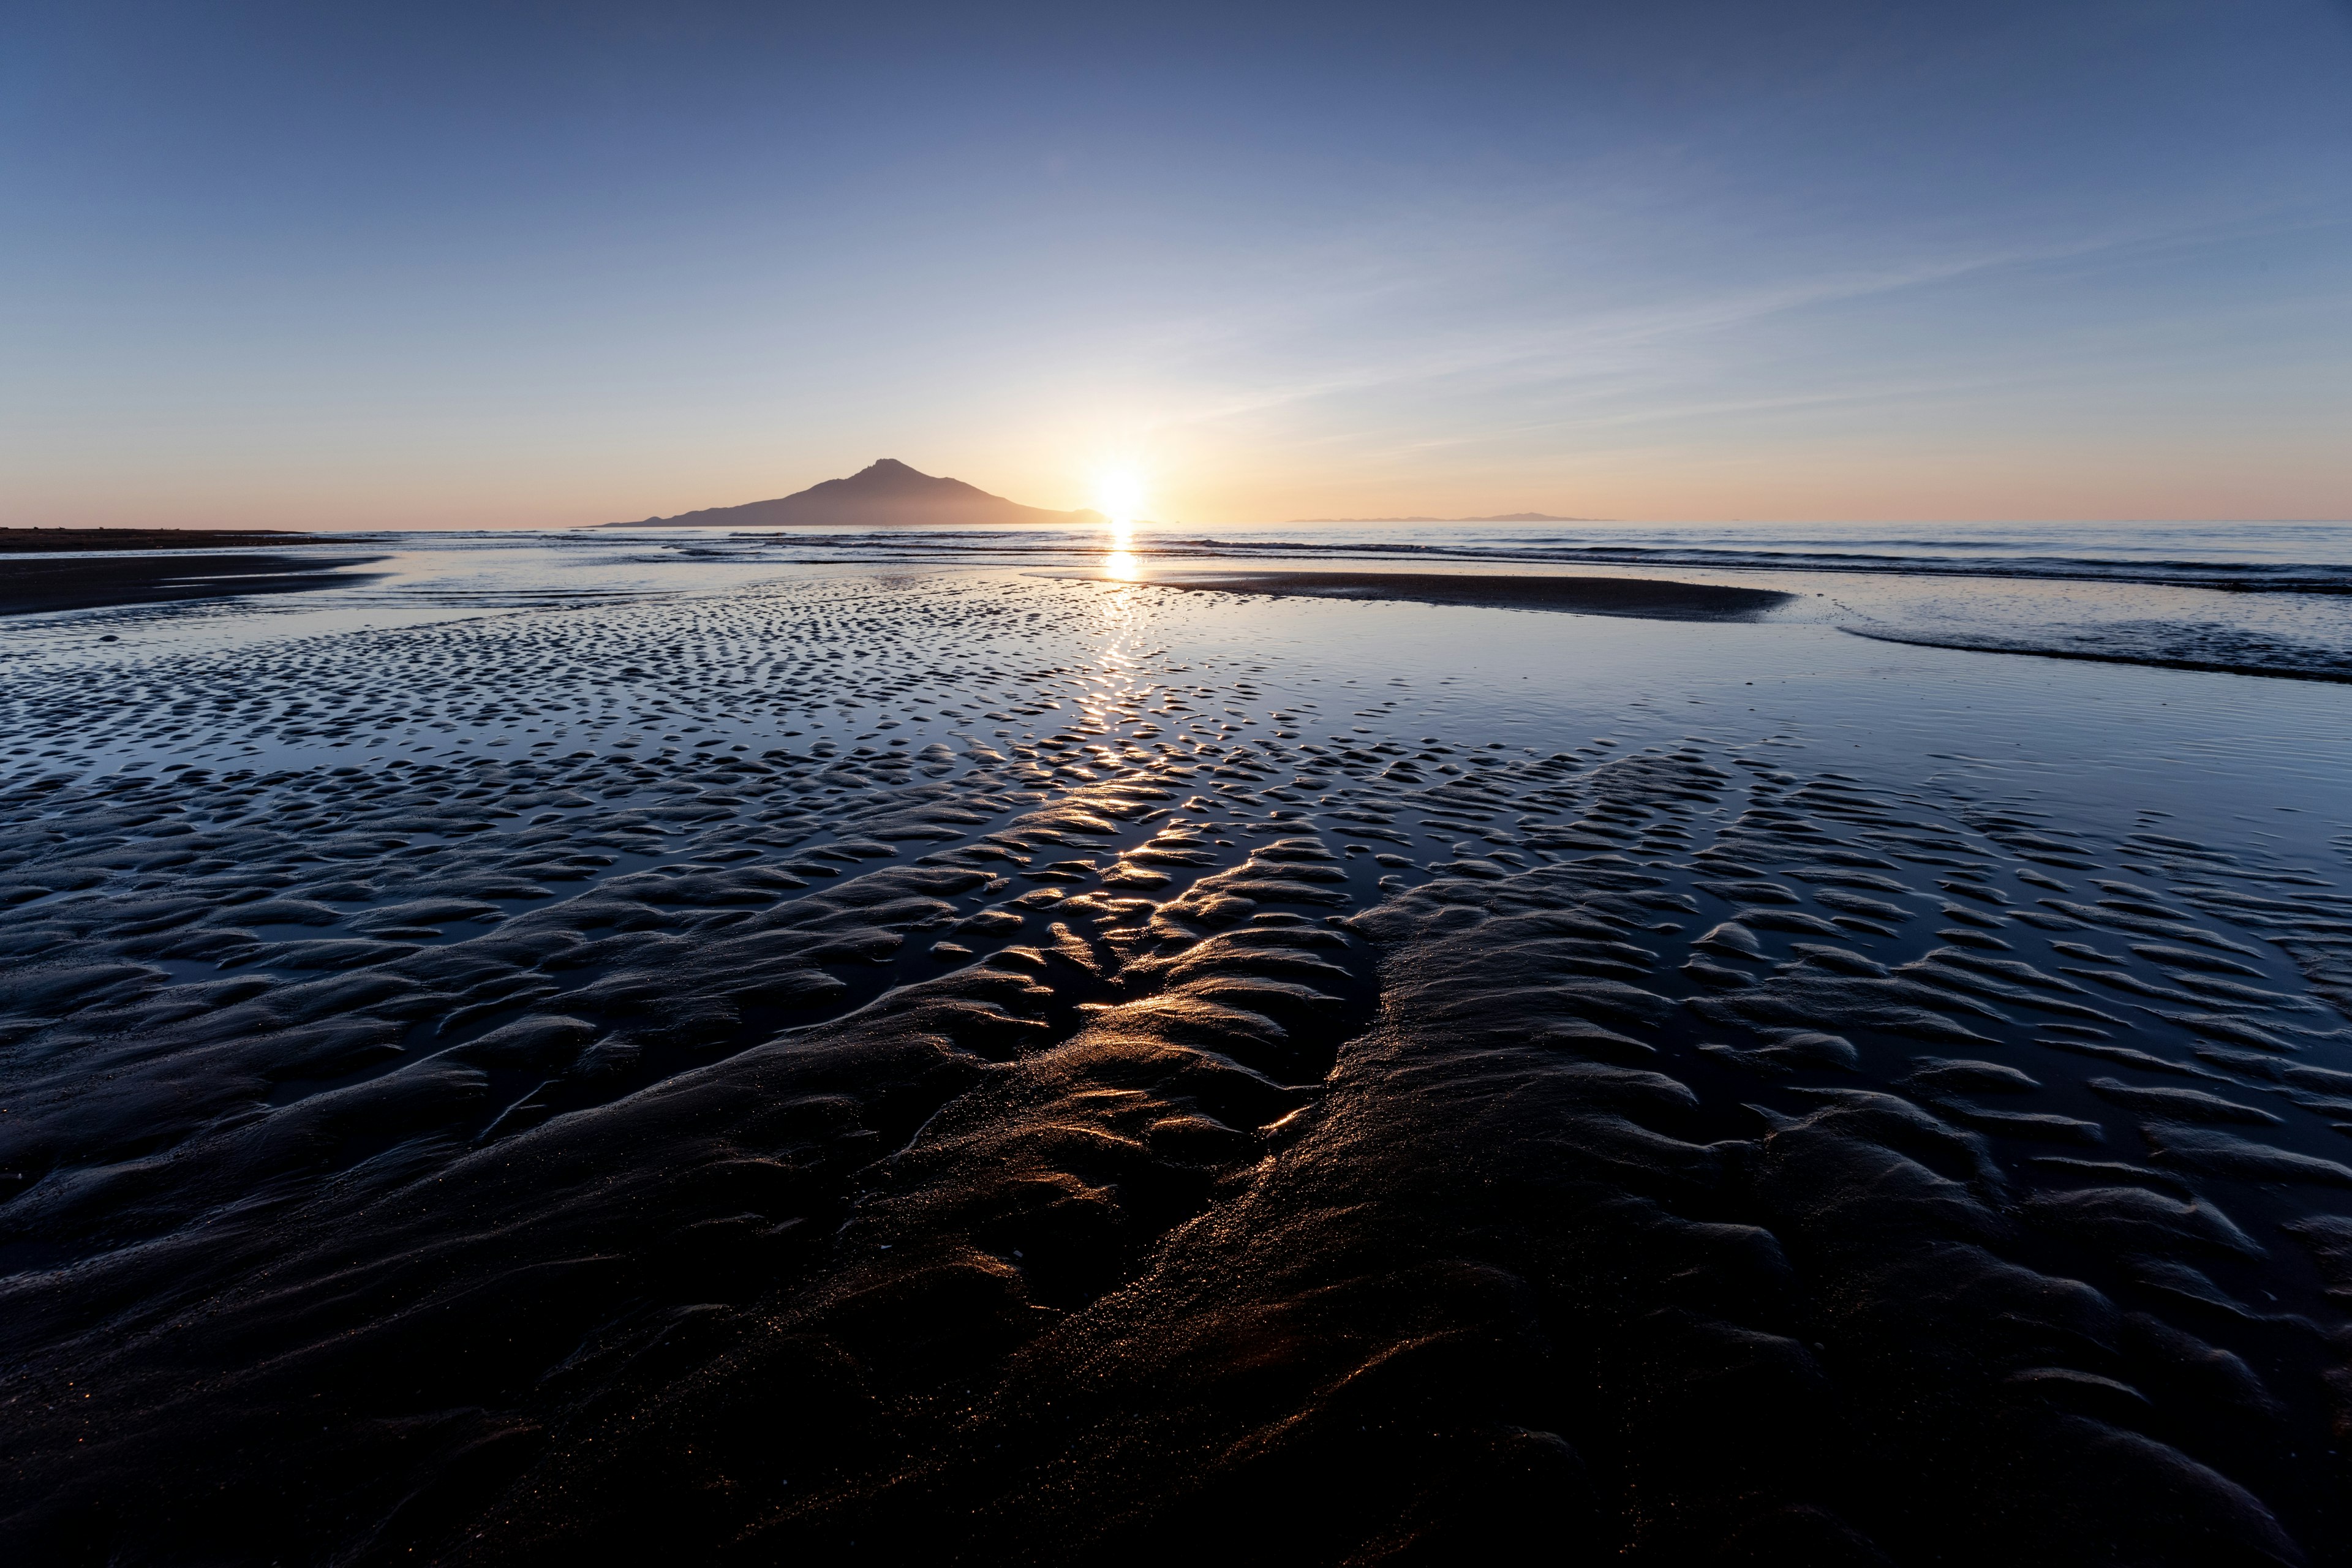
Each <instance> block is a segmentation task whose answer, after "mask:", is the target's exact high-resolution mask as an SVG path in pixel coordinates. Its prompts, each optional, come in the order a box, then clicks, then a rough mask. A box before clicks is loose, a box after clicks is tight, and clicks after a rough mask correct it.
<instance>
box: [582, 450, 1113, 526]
mask: <svg viewBox="0 0 2352 1568" xmlns="http://www.w3.org/2000/svg"><path fill="white" fill-rule="evenodd" d="M1105 521H1108V520H1107V519H1105V518H1104V516H1103V515H1102V513H1100V512H1098V511H1088V510H1077V511H1047V510H1045V509H1044V508H1042V507H1034V506H1023V505H1022V504H1021V503H1020V502H1018V501H1009V500H1005V499H1004V498H1003V496H992V495H990V494H989V493H988V492H987V491H986V490H984V489H980V488H979V487H978V486H976V485H968V484H966V483H964V482H963V481H962V480H961V479H940V478H937V477H935V476H933V475H930V474H926V473H919V472H918V471H917V470H915V469H913V468H908V466H907V465H906V464H904V463H902V462H900V461H898V459H897V458H883V459H881V460H880V461H879V462H877V463H872V464H869V465H867V466H866V468H860V469H859V470H858V471H857V472H856V473H854V474H852V475H850V476H849V478H847V479H827V480H825V481H824V483H822V484H814V485H811V486H810V487H809V488H808V489H804V490H795V491H794V492H793V493H792V494H791V495H788V496H779V497H777V498H776V499H775V500H755V501H746V502H745V503H744V504H743V505H741V506H714V507H706V508H704V509H703V510H700V511H682V512H680V513H678V514H677V516H676V517H649V518H646V519H645V520H643V521H638V522H608V523H605V524H604V527H606V528H974V527H979V526H982V525H984V524H989V523H1013V522H1017V523H1037V524H1046V525H1050V526H1058V527H1063V528H1098V527H1100V526H1102V524H1103V523H1104V522H1105Z"/></svg>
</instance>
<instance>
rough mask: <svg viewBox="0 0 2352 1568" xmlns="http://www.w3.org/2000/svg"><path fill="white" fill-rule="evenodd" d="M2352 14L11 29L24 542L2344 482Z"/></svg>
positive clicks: (14, 491) (249, 12)
mask: <svg viewBox="0 0 2352 1568" xmlns="http://www.w3.org/2000/svg"><path fill="white" fill-rule="evenodd" d="M2347 87H2352V9H2347V6H2346V5H2342V4H2336V3H2331V0H2230V3H2227V4H2207V3H2201V0H2134V3H2129V4H2125V3H2105V0H2088V3H2080V4H2070V3H2066V0H2054V3H2045V4H2039V5H2023V4H2020V5H2009V4H1954V5H1924V6H1923V5H1916V4H1911V5H1899V4H1862V3H1859V0H1853V3H1849V0H1833V3H1822V4H1801V5H1796V4H1773V3H1769V0H1751V3H1748V4H1717V3H1708V4H1699V3H1676V0H1664V3H1651V4H1645V5H1639V6H1625V5H1580V4H1553V5H1541V6H1522V5H1475V4H1473V5H1458V4H1457V5H1445V6H1436V5H1418V6H1412V7H1404V6H1381V5H1349V6H1340V5H1328V6H1325V5H1271V6H1269V5H1255V6H1218V5H1189V6H1186V7H1183V8H1181V11H1179V10H1176V9H1173V8H1171V9H1169V10H1167V11H1155V12H1144V11H1142V10H1140V9H1139V8H1135V7H1126V8H1108V7H1087V6H1078V5H1069V6H1019V5H1015V6H1009V7H1003V8H998V9H994V10H987V11H982V10H981V9H980V8H974V7H968V6H959V7H921V6H889V5H878V6H865V7H857V8H839V9H835V8H814V7H807V8H801V7H792V6H774V5H765V6H747V5H717V4H695V3H689V4H682V5H555V4H530V5H515V4H509V5H498V4H488V5H484V4H471V5H439V4H430V3H425V4H409V5H397V6H394V5H344V6H340V7H319V6H315V5H206V4H202V3H200V0H180V3H178V4H172V5H147V4H139V5H123V4H110V3H107V0H79V3H77V4H72V5H50V4H44V3H39V0H32V3H26V0H19V4H18V5H16V6H14V7H12V8H11V9H10V10H9V11H8V13H7V18H6V20H5V22H0V149H5V161H4V162H0V210H5V212H6V213H7V214H8V215H9V216H8V218H7V220H6V222H5V224H4V225H0V442H5V447H0V460H4V461H5V466H6V469H7V471H8V482H7V484H6V485H5V491H0V510H5V514H6V515H5V521H11V522H17V523H52V524H54V523H83V524H93V523H95V524H109V525H122V524H131V523H184V524H191V525H219V524H234V523H240V522H243V523H251V524H256V525H265V526H315V527H339V526H341V527H384V526H414V527H453V526H467V527H471V526H496V525H507V524H528V525H539V526H561V525H568V524H572V523H579V522H598V521H609V520H612V519H616V518H629V517H643V516H646V515H648V514H651V513H656V512H662V513H667V512H673V511H679V510H688V509H689V508H695V507H701V506H709V505H723V504H727V503H730V502H734V501H740V500H753V499H758V498H761V497H765V496H770V495H775V494H780V493H782V492H784V491H786V490H790V489H798V488H800V487H801V486H803V485H805V484H808V483H811V482H813V481H814V480H816V479H824V478H827V477H831V476H834V475H837V474H841V473H845V472H848V471H851V470H852V469H854V468H857V467H860V466H862V465H863V464H864V463H866V462H867V461H869V460H871V459H872V458H877V457H882V456H891V457H897V458H902V459H904V460H906V461H908V462H911V463H913V464H915V465H916V466H917V467H919V468H925V469H927V470H929V471H932V472H944V473H950V474H954V475H956V476H958V477H961V478H964V479H971V480H973V481H974V482H976V483H980V484H982V485H984V486H986V487H987V488H989V489H994V490H998V491H1000V492H1003V493H1007V494H1011V495H1013V496H1014V497H1016V498H1017V499H1020V500H1024V501H1029V502H1032V503H1034V504H1038V505H1046V506H1055V507H1064V506H1077V505H1084V504H1087V502H1088V501H1089V500H1090V499H1091V491H1092V487H1093V486H1094V484H1095V481H1096V477H1097V475H1098V474H1099V473H1100V472H1101V471H1102V470H1103V469H1104V468H1107V467H1110V466H1117V465H1128V466H1133V467H1136V468H1139V469H1141V470H1142V471H1143V472H1144V473H1145V474H1146V476H1147V477H1148V481H1149V485H1150V496H1151V499H1150V503H1149V505H1148V506H1147V509H1146V510H1148V511H1150V512H1151V513H1152V514H1154V515H1158V516H1161V517H1165V518H1169V519H1173V520H1181V521H1202V522H1216V521H1257V520H1266V521H1274V520H1280V519H1285V518H1291V517H1301V516H1338V515H1389V514H1394V513H1414V512H1436V513H1439V514H1446V515H1450V514H1455V513H1475V512H1488V511H1498V510H1521V509H1529V508H1532V509H1541V510H1557V511H1565V512H1570V513H1573V514H1577V515H1591V516H1607V517H1620V518H1647V519H1673V518H1759V519H1769V518H1792V519H1796V518H1822V519H1831V518H1888V519H1897V518H1899V519H1935V518H1958V517H1990V518H2053V519H2063V518H2116V517H2203V516H2260V517H2282V516H2284V517H2294V516H2306V517H2308V516H2326V517H2343V516H2346V515H2347V514H2348V513H2352V440H2347V437H2346V430H2347V417H2346V416H2347V412H2352V90H2347Z"/></svg>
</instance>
